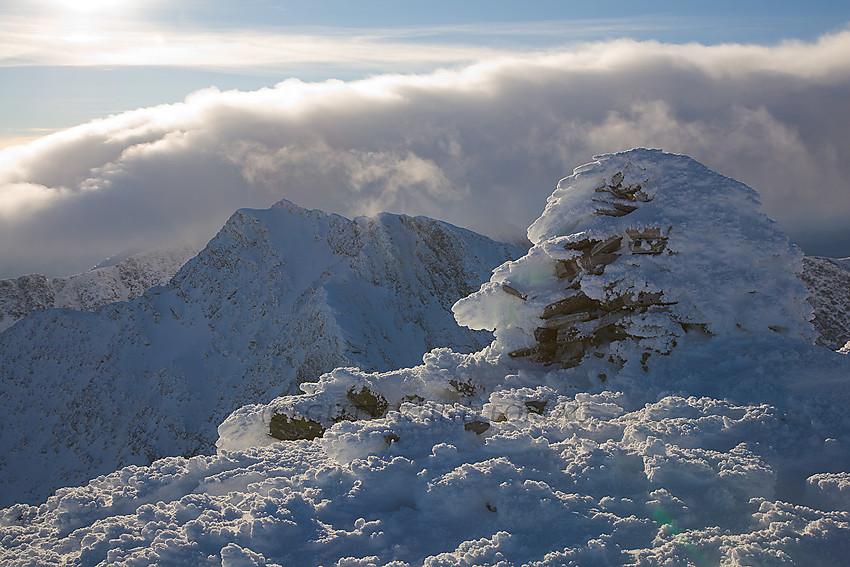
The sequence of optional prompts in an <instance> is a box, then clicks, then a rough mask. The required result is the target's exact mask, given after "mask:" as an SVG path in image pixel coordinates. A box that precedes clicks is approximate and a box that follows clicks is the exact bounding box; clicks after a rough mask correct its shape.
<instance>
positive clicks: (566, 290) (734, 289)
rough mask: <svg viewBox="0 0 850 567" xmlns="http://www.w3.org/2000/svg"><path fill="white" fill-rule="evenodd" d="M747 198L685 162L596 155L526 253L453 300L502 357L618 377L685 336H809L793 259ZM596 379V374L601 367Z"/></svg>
mask: <svg viewBox="0 0 850 567" xmlns="http://www.w3.org/2000/svg"><path fill="white" fill-rule="evenodd" d="M758 204H759V203H758V200H757V195H756V193H755V192H754V191H753V190H752V189H750V188H749V187H747V186H745V185H743V184H742V183H739V182H737V181H735V180H732V179H729V178H727V177H724V176H722V175H719V174H717V173H714V172H712V171H710V170H709V169H707V168H706V167H705V166H703V165H701V164H699V163H698V162H696V161H694V160H693V159H691V158H689V157H687V156H677V155H670V154H662V153H661V152H660V151H657V150H632V151H630V152H626V153H622V154H614V155H604V156H598V157H597V158H596V161H595V162H593V163H590V164H587V165H584V166H582V167H580V168H578V169H576V171H575V172H574V173H573V175H571V176H570V177H567V178H565V179H562V180H561V181H560V183H559V184H558V188H557V189H556V190H555V192H554V193H553V194H552V195H551V196H550V197H549V200H548V202H547V205H546V209H545V211H544V212H543V215H542V216H541V217H540V218H539V219H537V220H536V221H535V222H534V223H533V224H532V225H531V226H530V227H529V229H528V237H529V239H530V240H531V242H532V243H533V244H534V247H533V248H532V249H531V250H530V251H529V253H528V254H527V255H526V256H524V257H523V258H520V259H519V260H516V261H514V262H509V263H506V264H504V265H502V266H501V267H499V268H498V269H496V270H495V271H494V273H493V277H492V278H491V280H490V282H489V283H487V284H485V285H484V286H482V288H481V290H480V291H479V292H477V293H475V294H473V295H471V296H470V297H467V298H465V299H463V300H461V301H459V302H458V303H457V304H456V305H455V306H454V308H453V309H454V312H455V316H456V318H457V320H458V322H459V323H461V324H462V325H466V326H469V327H471V328H473V329H490V330H494V331H495V334H496V342H495V343H494V347H495V348H497V349H500V350H502V351H504V352H505V353H507V354H508V356H510V357H512V358H520V359H528V360H531V361H533V362H539V363H544V364H547V365H548V364H555V365H558V366H561V367H564V368H569V367H574V366H577V365H578V364H580V363H582V361H584V360H586V359H587V357H588V356H593V357H595V358H597V359H599V360H601V361H605V362H607V363H608V364H609V365H611V366H612V367H613V369H617V368H619V367H621V366H622V365H623V363H624V362H625V361H626V360H639V361H641V362H642V363H645V362H646V360H647V359H648V357H650V356H652V355H655V354H668V353H669V352H670V351H671V349H672V348H674V347H675V346H676V344H677V343H679V342H680V341H681V340H683V338H684V337H685V336H687V335H693V336H697V337H702V336H706V335H727V334H730V333H760V332H763V331H767V330H771V331H773V332H776V333H780V334H783V335H786V336H791V337H802V338H807V339H809V338H811V337H812V331H811V326H810V324H809V323H808V319H809V318H810V317H811V308H810V307H809V306H808V305H807V303H806V301H805V299H806V295H807V292H806V290H805V288H804V287H803V285H802V283H801V282H800V281H799V280H798V279H797V277H796V276H795V271H800V264H801V260H802V255H801V253H800V252H799V251H798V250H797V249H796V248H794V247H792V246H791V245H790V244H789V243H788V240H787V238H786V237H785V236H784V235H783V234H782V233H780V232H778V231H777V230H776V229H775V228H774V227H773V225H772V221H770V220H769V219H768V218H767V217H765V216H764V215H762V214H760V213H758V212H757V207H758ZM602 374H604V373H602Z"/></svg>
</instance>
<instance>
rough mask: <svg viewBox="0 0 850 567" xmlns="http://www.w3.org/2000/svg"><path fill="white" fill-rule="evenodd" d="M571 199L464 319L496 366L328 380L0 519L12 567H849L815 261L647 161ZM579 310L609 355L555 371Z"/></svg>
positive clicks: (831, 373)
mask: <svg viewBox="0 0 850 567" xmlns="http://www.w3.org/2000/svg"><path fill="white" fill-rule="evenodd" d="M629 164H632V165H631V166H629ZM627 167H628V171H625V170H626V168H627ZM618 172H622V179H619V178H618V177H616V174H617V173H618ZM601 182H604V184H605V185H604V187H605V188H607V189H605V188H602V186H601V185H600V183H601ZM636 185H640V188H639V189H636V188H635V187H636ZM568 186H573V187H574V188H575V187H583V188H584V189H582V190H581V191H578V192H574V191H573V189H571V190H570V191H566V190H564V191H562V190H561V189H559V190H558V191H556V192H555V194H554V195H553V198H552V199H550V201H549V206H548V207H547V209H546V212H545V213H544V215H543V216H542V217H541V219H542V220H540V221H538V223H535V225H534V226H533V227H532V229H533V230H531V231H530V234H532V235H534V238H533V240H534V242H535V246H534V247H533V248H532V249H531V250H530V251H529V253H528V255H526V256H525V257H523V258H522V259H520V260H518V261H516V262H509V263H507V264H504V265H502V266H501V267H500V268H499V269H498V270H497V271H496V272H495V274H494V276H493V278H492V280H491V281H490V282H489V283H487V284H485V285H484V286H483V287H482V288H481V290H480V291H479V292H477V293H475V294H473V296H472V297H471V298H470V299H469V300H464V301H462V302H460V303H458V306H457V307H456V309H455V311H456V312H457V313H458V316H459V317H460V318H463V319H465V320H466V321H469V322H473V321H474V322H475V323H476V326H477V327H482V328H493V329H496V340H495V342H494V343H493V344H492V345H491V346H489V347H485V348H483V349H482V350H480V351H478V352H474V353H470V354H464V353H458V352H454V351H452V350H450V349H447V348H438V349H434V350H432V351H431V352H428V353H426V354H425V355H424V356H423V358H422V364H419V365H417V366H414V367H411V368H401V369H398V370H390V371H386V372H367V371H364V370H361V369H357V368H353V367H343V368H336V369H334V370H332V371H331V372H328V373H326V374H324V375H322V376H321V378H319V380H318V381H317V382H315V383H304V384H301V386H300V389H301V391H302V393H301V394H299V395H287V396H281V397H277V398H274V399H272V400H271V401H269V402H266V403H254V404H252V405H247V406H243V407H241V408H239V409H238V410H236V411H235V412H233V413H231V414H230V415H229V416H228V417H227V419H226V420H224V422H223V423H221V425H220V426H219V429H218V432H219V440H218V442H217V447H218V449H219V450H218V452H217V454H216V455H215V456H196V457H192V458H189V459H185V458H180V457H170V458H166V459H161V460H158V461H156V462H154V463H152V464H151V465H150V466H145V467H136V466H132V467H126V468H123V469H121V470H118V471H116V472H114V473H111V474H108V475H104V476H101V477H98V478H96V479H94V480H92V481H90V482H89V483H88V484H86V485H84V486H81V487H76V488H65V489H60V490H59V491H57V492H56V494H54V495H53V496H51V497H50V498H49V499H48V501H47V502H46V503H45V504H43V505H41V506H39V507H35V506H26V505H17V506H13V507H11V508H8V509H6V510H2V511H0V563H3V564H4V565H5V564H9V565H53V564H56V565H62V564H64V565H68V564H81V565H98V564H114V565H122V564H123V565H149V564H165V565H220V564H221V565H229V564H237V565H238V564H244V565H335V566H340V567H342V566H355V565H358V566H362V565H392V566H393V567H402V566H413V565H426V566H432V567H436V566H438V565H439V566H445V565H491V566H492V565H500V566H508V565H534V566H538V567H543V566H548V567H561V566H564V565H573V566H585V565H586V566H595V565H612V566H619V565H622V566H627V565H628V566H650V565H683V566H685V565H689V566H698V565H729V566H732V565H800V566H812V567H814V566H820V565H840V564H844V563H846V560H847V550H848V545H847V542H848V541H850V416H848V413H847V411H846V408H847V405H848V403H850V357H847V356H843V355H840V354H837V353H835V352H833V351H831V350H829V349H825V348H821V347H819V346H815V345H812V344H810V343H808V342H806V341H804V340H801V338H805V337H808V336H809V330H808V326H807V322H806V320H805V316H806V315H807V313H808V312H807V308H806V305H805V300H804V298H805V293H804V292H803V291H802V288H801V285H800V284H799V283H798V282H796V280H795V279H794V277H793V270H794V269H796V267H797V265H796V263H797V262H798V260H799V256H798V255H797V254H796V252H794V251H793V249H790V248H789V246H788V243H787V241H786V240H785V239H784V237H782V236H781V235H778V234H777V233H776V232H775V231H774V230H773V228H772V227H771V225H770V223H769V221H768V220H767V219H766V218H765V217H763V216H760V215H757V214H756V213H755V212H754V209H755V204H756V203H755V197H754V195H753V194H752V192H751V191H749V190H747V189H746V188H744V187H743V186H742V185H740V184H737V183H736V182H734V181H732V180H729V179H726V178H723V177H721V176H718V175H716V174H711V173H710V172H708V170H706V169H705V168H703V167H702V166H699V165H698V164H696V163H695V162H693V161H692V160H690V159H689V158H685V157H683V156H674V155H669V154H662V153H660V152H649V151H646V150H637V151H632V152H626V153H624V154H617V155H613V156H603V157H602V158H599V160H598V161H597V162H595V163H594V164H591V165H589V166H585V167H583V168H579V169H578V170H577V174H576V175H575V176H573V177H572V178H570V181H566V182H564V184H563V186H562V188H563V187H568ZM600 188H601V189H602V190H601V191H596V189H600ZM624 188H625V189H624ZM609 189H610V191H609ZM633 189H634V191H633V192H632V190H633ZM582 191H583V193H582ZM630 195H631V196H634V198H635V200H634V201H632V200H629V199H628V197H629V196H630ZM581 196H583V197H587V199H579V198H578V197H581ZM624 196H625V197H624ZM594 199H597V200H596V201H594ZM622 200H624V201H625V202H621V201H622ZM724 200H729V201H730V203H723V202H722V201H724ZM664 203H667V204H668V205H667V206H662V205H664ZM617 205H619V206H617ZM598 207H599V208H602V210H604V211H606V212H604V213H602V214H597V208H598ZM650 207H654V209H651V208H650ZM697 212H700V214H701V215H702V216H700V215H697V214H696V213H697ZM709 219H714V223H715V224H712V222H709ZM718 223H719V224H718ZM712 227H713V228H712ZM759 238H762V239H761V240H759ZM665 239H666V240H665ZM585 241H586V242H585ZM636 250H637V253H634V252H635V251H636ZM609 255H610V256H609ZM609 260H610V261H609ZM572 261H574V263H573V264H570V262H572ZM558 266H561V268H563V267H564V266H567V267H568V268H569V266H573V267H574V268H575V270H574V272H575V274H574V275H573V276H569V275H567V276H563V277H562V275H563V272H562V269H561V268H559V267H558ZM688 282H692V285H691V286H688V285H687V284H688ZM576 283H577V287H575V288H574V289H569V288H570V286H573V285H574V284H576ZM709 284H710V285H709ZM606 286H609V287H610V289H606ZM700 286H702V287H700ZM718 288H722V289H718ZM753 290H758V291H759V292H758V293H750V291H753ZM577 292H581V293H582V294H583V295H584V296H585V297H586V299H585V297H582V296H580V295H579V294H578V293H577ZM641 293H642V294H643V295H641ZM606 294H607V295H606ZM626 299H628V300H629V301H628V302H627V301H626ZM559 302H562V303H559ZM617 302H621V305H619V307H617V308H616V309H615V308H613V307H611V304H612V303H617ZM606 308H607V309H609V310H608V311H606ZM582 309H583V310H582ZM558 310H560V311H558ZM556 311H558V312H556ZM621 312H625V313H624V314H622V316H621V317H619V318H618V319H617V320H616V321H614V323H612V324H613V325H616V326H620V327H621V330H618V332H617V333H618V334H616V335H615V336H613V337H611V336H610V335H605V336H602V335H601V334H600V333H596V334H595V335H594V334H593V333H594V330H595V329H598V328H601V327H599V326H598V323H597V322H596V321H597V320H599V319H602V318H604V317H606V316H608V315H609V314H611V313H616V314H618V315H619V314H621ZM580 313H589V314H591V315H593V317H590V318H587V319H586V320H582V321H577V322H574V323H573V326H574V327H575V328H576V329H578V330H577V332H581V333H585V334H586V335H587V336H589V337H592V336H595V337H597V338H596V339H587V346H586V347H583V348H586V352H585V353H584V354H583V355H582V358H581V362H580V363H579V364H573V359H574V358H576V357H575V356H572V355H570V356H567V355H565V354H564V353H563V352H562V351H561V350H559V349H561V348H562V347H561V346H560V345H557V346H556V348H555V349H554V350H550V351H545V350H544V349H542V348H540V345H541V344H542V343H539V341H538V340H537V338H536V337H535V336H534V331H535V330H536V329H538V328H541V327H542V328H546V327H544V324H545V322H546V321H548V320H550V319H553V318H555V317H563V316H569V315H572V314H580ZM543 315H547V316H548V317H542V316H543ZM689 324H691V325H694V327H690V328H688V327H687V326H688V325H689ZM703 326H704V327H703ZM677 329H678V330H677ZM665 341H666V342H665ZM595 342H598V344H595ZM674 343H675V344H674ZM522 348H526V349H536V350H531V351H530V352H528V353H526V354H524V355H523V356H514V357H511V356H509V353H511V352H515V351H517V350H519V349H522ZM553 352H554V354H552V353H553ZM564 352H565V351H564ZM661 352H667V353H668V354H667V355H666V356H660V354H659V353H661ZM547 353H548V354H547ZM597 353H602V354H603V358H599V357H598V356H595V354H597ZM606 353H607V356H606ZM645 353H650V356H649V358H646V359H645V358H644V356H643V355H644V354H645ZM614 354H616V355H617V356H621V357H623V358H624V360H623V361H622V362H621V361H619V360H617V359H616V358H614V357H613V355H614ZM544 355H545V357H544ZM609 356H611V359H609V358H608V357H609ZM612 360H613V361H612ZM603 373H607V378H606V379H605V380H604V381H603V380H600V379H598V378H599V377H600V375H601V374H603ZM258 401H261V400H258Z"/></svg>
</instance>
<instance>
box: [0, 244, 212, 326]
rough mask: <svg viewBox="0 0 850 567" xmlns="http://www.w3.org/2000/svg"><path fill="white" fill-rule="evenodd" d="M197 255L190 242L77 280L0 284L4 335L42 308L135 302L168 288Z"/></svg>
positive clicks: (134, 257)
mask: <svg viewBox="0 0 850 567" xmlns="http://www.w3.org/2000/svg"><path fill="white" fill-rule="evenodd" d="M197 253H198V247H196V246H192V245H188V244H186V245H181V246H174V247H168V248H158V249H154V250H149V251H147V252H142V253H140V254H134V255H132V256H130V257H129V258H126V259H124V260H122V261H120V262H118V263H116V264H114V265H109V266H103V267H96V268H92V269H91V270H89V271H88V272H83V273H82V274H77V275H74V276H67V277H59V278H50V279H48V278H46V277H44V276H42V275H38V274H33V275H29V276H21V277H19V278H13V279H8V280H0V331H4V330H6V329H8V328H9V327H11V326H12V325H14V324H15V322H17V321H18V320H19V319H21V318H22V317H25V316H27V315H29V314H30V313H32V312H33V311H37V310H39V309H48V308H50V307H63V308H67V309H77V310H80V311H93V310H94V309H97V308H98V307H102V306H104V305H106V304H108V303H114V302H116V301H128V300H130V299H135V298H136V297H139V296H140V295H141V294H142V292H144V291H145V290H146V289H148V288H151V287H153V286H156V285H164V284H167V283H168V281H169V280H170V279H171V278H172V276H174V274H176V273H177V270H179V269H180V267H181V266H182V265H183V264H185V263H186V261H187V260H188V259H189V258H191V257H193V256H194V255H195V254H197Z"/></svg>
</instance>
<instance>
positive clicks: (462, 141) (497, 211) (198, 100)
mask: <svg viewBox="0 0 850 567" xmlns="http://www.w3.org/2000/svg"><path fill="white" fill-rule="evenodd" d="M847 100H850V32H841V33H836V34H831V35H828V36H825V37H823V38H821V39H820V40H819V41H816V42H810V43H805V42H786V43H783V44H780V45H776V46H770V47H766V46H757V45H733V44H728V45H718V46H703V45H699V44H687V45H671V44H664V43H659V42H637V41H630V40H617V41H611V42H597V43H591V44H584V45H580V46H575V47H573V48H570V49H566V50H562V51H559V52H553V53H545V54H540V53H537V54H517V55H515V56H513V57H501V58H496V59H490V60H487V61H484V62H481V63H478V64H474V65H469V66H465V67H459V68H456V69H454V70H442V71H435V72H433V73H427V74H426V73H423V74H419V75H382V76H377V77H374V78H371V79H366V80H360V81H350V82H344V81H324V82H316V83H306V82H301V81H297V80H289V81H284V82H282V83H280V84H278V85H277V86H275V87H274V88H265V89H260V90H257V91H251V92H240V91H228V92H220V91H218V90H215V89H208V90H204V91H200V92H197V93H194V94H192V95H191V96H189V97H187V98H186V100H185V101H184V102H181V103H178V104H172V105H161V106H157V107H151V108H145V109H139V110H136V111H133V112H127V113H122V114H118V115H115V116H112V117H110V118H107V119H103V120H97V121H94V122H91V123H88V124H84V125H81V126H78V127H75V128H71V129H68V130H65V131H62V132H59V133H56V134H54V135H51V136H47V137H44V138H42V139H39V140H37V141H35V142H32V143H30V144H28V145H25V146H20V147H12V148H7V149H5V150H3V151H0V276H12V275H18V274H21V273H25V272H33V271H36V272H46V273H48V274H54V275H58V274H62V273H71V272H73V271H79V270H82V269H85V268H86V267H87V266H89V265H93V264H95V263H96V262H98V261H99V260H100V259H102V258H104V257H108V256H110V255H111V254H113V253H115V252H116V251H117V250H126V249H130V248H133V247H139V248H142V247H147V246H154V245H159V244H162V243H163V242H164V241H169V240H174V239H184V238H187V237H203V238H206V237H209V236H211V235H212V234H213V233H214V232H215V230H217V229H218V228H219V227H220V225H221V224H222V223H223V222H224V221H225V220H226V218H227V217H228V216H229V215H230V214H231V213H232V212H233V211H234V210H235V209H237V208H239V207H267V206H270V205H271V204H272V203H274V202H275V201H277V200H279V199H281V198H286V199H290V200H292V201H294V202H295V203H297V204H299V205H302V206H307V207H312V208H320V209H323V210H326V211H331V212H338V213H341V214H344V215H347V216H353V215H358V214H371V213H375V212H378V211H380V210H389V211H394V212H405V213H409V214H425V215H429V216H434V217H437V218H442V219H445V220H448V221H449V222H453V223H455V224H459V225H462V226H467V227H470V228H473V229H476V230H481V231H484V232H486V233H489V234H490V235H493V236H497V237H508V236H512V235H513V234H515V233H517V232H520V231H522V230H524V227H525V226H527V225H528V224H529V223H530V222H531V221H532V220H534V218H536V216H537V215H538V214H539V213H540V211H541V210H542V208H543V205H544V204H545V199H546V197H547V195H548V194H549V193H550V192H551V190H552V188H553V187H554V185H555V183H556V182H557V180H558V179H559V178H560V177H562V176H565V175H567V174H569V173H570V172H571V170H572V168H573V167H574V166H577V165H579V164H582V163H585V162H587V161H589V160H590V158H591V157H592V156H593V155H594V154H597V153H603V152H613V151H619V150H625V149H630V148H632V147H636V146H647V147H660V148H663V149H665V150H667V151H671V152H681V153H686V154H689V155H691V156H693V157H694V158H696V159H697V160H699V161H702V162H703V163H705V164H706V165H708V166H709V167H711V168H713V169H716V170H717V171H720V172H722V173H724V174H726V175H729V176H732V177H735V178H737V179H740V180H741V181H743V182H745V183H747V184H749V185H751V186H752V187H754V188H755V189H756V190H758V191H759V192H760V193H761V195H762V199H763V202H764V211H765V212H766V213H767V214H769V215H770V216H772V217H773V218H775V219H777V220H778V221H780V228H782V229H784V230H786V231H791V232H792V236H793V234H804V233H806V231H812V230H815V229H818V230H821V229H827V230H836V231H839V230H843V229H846V227H847V222H846V219H847V218H850V198H848V184H847V181H846V180H847V179H850V163H848V162H847V160H846V159H844V156H847V155H850V134H848V132H850V114H848V113H847V112H846V108H847Z"/></svg>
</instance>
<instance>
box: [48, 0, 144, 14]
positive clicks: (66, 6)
mask: <svg viewBox="0 0 850 567" xmlns="http://www.w3.org/2000/svg"><path fill="white" fill-rule="evenodd" d="M51 2H52V4H54V5H55V6H56V7H58V8H59V9H60V10H62V11H65V12H70V13H77V14H95V13H102V12H112V13H115V12H120V11H123V10H124V9H126V8H129V7H130V5H131V4H133V3H134V2H132V0H123V1H118V2H116V1H115V0H51Z"/></svg>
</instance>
